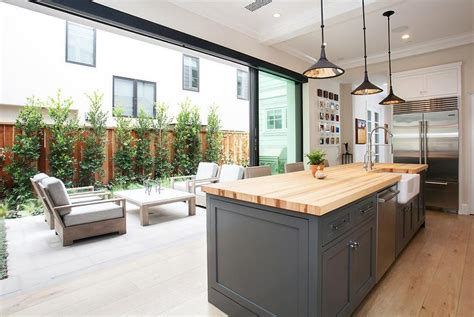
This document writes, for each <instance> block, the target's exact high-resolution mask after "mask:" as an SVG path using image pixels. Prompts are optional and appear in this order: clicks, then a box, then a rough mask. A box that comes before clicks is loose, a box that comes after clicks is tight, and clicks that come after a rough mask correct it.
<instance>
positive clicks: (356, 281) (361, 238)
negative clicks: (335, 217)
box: [351, 218, 376, 308]
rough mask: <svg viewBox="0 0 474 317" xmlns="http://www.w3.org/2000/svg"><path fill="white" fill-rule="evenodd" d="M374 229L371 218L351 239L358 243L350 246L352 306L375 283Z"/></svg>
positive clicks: (373, 221)
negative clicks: (352, 246) (355, 245)
mask: <svg viewBox="0 0 474 317" xmlns="http://www.w3.org/2000/svg"><path fill="white" fill-rule="evenodd" d="M375 231H376V221H375V218H372V220H371V221H368V222H367V223H366V224H365V225H364V226H363V227H361V228H359V229H358V230H356V231H355V232H354V234H353V236H352V241H354V242H356V243H357V244H358V246H357V247H356V248H351V257H352V258H351V294H352V295H351V297H352V298H351V302H352V303H353V306H357V305H358V304H359V303H360V302H361V301H362V300H363V299H364V297H365V296H366V295H367V293H368V292H369V291H370V289H372V287H373V286H374V285H375V250H376V249H375V237H376V234H375ZM354 308H355V307H354Z"/></svg>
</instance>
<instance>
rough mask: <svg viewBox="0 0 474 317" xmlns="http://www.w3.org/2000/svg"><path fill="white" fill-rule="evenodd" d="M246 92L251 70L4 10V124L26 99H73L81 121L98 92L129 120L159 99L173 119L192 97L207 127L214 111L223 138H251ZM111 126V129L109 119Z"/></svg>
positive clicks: (0, 75) (0, 21) (0, 35)
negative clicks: (227, 134) (240, 134)
mask: <svg viewBox="0 0 474 317" xmlns="http://www.w3.org/2000/svg"><path fill="white" fill-rule="evenodd" d="M186 56H187V57H186ZM78 62H79V63H78ZM80 63H82V64H80ZM185 66H186V67H185ZM183 67H184V71H183ZM114 78H116V79H115V81H114ZM238 78H239V80H238ZM238 81H239V85H238ZM238 86H239V88H238ZM247 86H248V68H247V67H244V66H242V65H238V64H234V63H230V62H227V61H224V60H221V59H217V58H213V57H211V56H208V55H203V54H199V53H197V52H194V51H191V50H185V49H181V48H179V47H177V46H171V45H168V44H165V43H162V42H159V41H154V40H151V39H146V38H143V40H138V39H134V38H131V37H126V36H122V35H119V34H115V33H111V32H107V31H104V30H100V29H92V28H89V27H84V26H81V25H77V24H74V23H68V22H66V21H65V20H63V19H60V18H56V17H52V16H49V15H44V14H41V13H38V12H34V11H30V10H27V9H24V8H20V7H16V6H12V5H9V4H5V3H0V122H2V123H12V122H14V121H15V118H16V115H17V113H18V111H19V110H20V109H21V108H20V107H21V106H22V105H24V103H25V101H26V98H27V97H30V96H32V95H34V96H36V97H38V98H40V99H41V100H43V101H46V100H47V98H48V97H49V96H55V95H56V92H57V90H58V89H61V91H62V95H63V96H64V97H69V96H70V97H72V99H73V101H74V105H73V109H75V110H77V112H78V116H79V118H80V119H81V120H82V121H83V120H84V118H85V116H86V113H87V111H88V107H89V106H88V99H87V97H86V94H89V93H92V92H93V91H95V90H98V91H100V92H102V93H103V94H104V99H103V105H104V108H105V109H106V110H107V111H108V112H109V113H110V114H111V113H112V109H113V105H114V102H115V105H116V106H117V105H120V106H122V107H123V108H126V110H127V111H129V114H130V115H133V114H136V112H137V108H138V107H140V106H141V105H142V104H145V105H148V107H149V108H148V110H149V111H151V110H150V109H151V103H153V101H154V100H153V99H155V98H156V101H157V102H160V101H163V102H166V103H167V104H168V105H169V107H170V114H171V115H172V116H173V117H176V115H177V113H178V111H179V106H178V104H179V103H180V102H181V101H183V100H184V99H185V98H186V97H189V98H190V99H191V101H192V103H193V104H195V105H197V106H199V109H200V114H201V119H202V123H203V124H206V117H207V112H208V109H209V107H210V106H211V105H213V104H216V105H218V106H219V113H220V117H221V121H222V128H223V129H224V130H236V131H248V128H249V101H248V87H247ZM196 88H197V89H196ZM114 95H115V98H114ZM238 95H239V96H238ZM134 109H135V110H134ZM108 125H109V126H113V125H114V120H113V118H112V115H111V116H110V119H109V122H108Z"/></svg>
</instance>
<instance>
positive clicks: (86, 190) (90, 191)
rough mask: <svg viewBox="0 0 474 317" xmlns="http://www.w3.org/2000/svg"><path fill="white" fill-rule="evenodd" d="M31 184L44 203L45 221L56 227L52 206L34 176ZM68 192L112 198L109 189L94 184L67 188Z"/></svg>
mask: <svg viewBox="0 0 474 317" xmlns="http://www.w3.org/2000/svg"><path fill="white" fill-rule="evenodd" d="M30 181H31V184H32V186H33V190H34V192H35V194H36V196H37V197H38V199H39V200H40V201H41V204H42V205H43V209H44V221H46V223H47V224H48V226H49V229H50V230H53V229H54V217H53V212H52V211H51V209H50V207H49V206H48V204H47V203H46V199H45V197H44V195H43V194H42V191H41V190H40V188H39V187H41V186H40V185H39V184H38V183H37V182H35V181H34V180H33V178H30ZM66 191H67V192H68V195H69V197H71V198H83V197H92V196H101V197H102V198H106V197H108V198H110V196H111V193H110V192H108V191H104V190H94V186H84V187H74V188H68V189H66Z"/></svg>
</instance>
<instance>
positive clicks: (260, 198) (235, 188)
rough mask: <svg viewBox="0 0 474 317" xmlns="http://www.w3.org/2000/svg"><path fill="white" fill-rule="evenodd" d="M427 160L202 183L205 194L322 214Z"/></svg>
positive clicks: (381, 186) (422, 166)
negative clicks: (321, 176)
mask: <svg viewBox="0 0 474 317" xmlns="http://www.w3.org/2000/svg"><path fill="white" fill-rule="evenodd" d="M427 168H428V165H426V164H385V163H380V164H375V166H374V169H373V170H372V171H370V172H367V171H365V169H364V168H363V164H362V163H354V164H347V165H339V166H334V167H327V168H325V169H324V172H325V174H326V175H327V177H326V178H325V179H322V180H319V179H316V178H313V177H312V176H311V173H310V171H302V172H295V173H289V174H280V175H272V176H265V177H258V178H250V179H244V180H239V181H233V182H225V183H216V184H212V185H207V186H203V187H202V190H203V191H204V192H206V193H208V194H212V195H217V196H222V197H227V198H233V199H237V200H241V201H246V202H251V203H256V204H261V205H265V206H271V207H277V208H281V209H287V210H290V211H295V212H300V213H306V214H311V215H315V216H322V215H324V214H326V213H328V212H330V211H333V210H335V209H337V208H339V207H342V206H344V205H347V204H350V203H351V202H354V201H356V200H358V199H360V198H363V197H365V196H368V195H370V194H373V193H376V192H378V191H380V190H382V189H384V188H385V187H388V186H391V185H393V184H395V183H397V182H398V181H399V180H400V175H397V174H390V173H386V172H395V173H419V172H421V171H423V170H425V169H427Z"/></svg>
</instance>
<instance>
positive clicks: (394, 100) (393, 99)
mask: <svg viewBox="0 0 474 317" xmlns="http://www.w3.org/2000/svg"><path fill="white" fill-rule="evenodd" d="M394 13H395V12H394V11H385V12H384V13H383V16H385V17H387V25H388V76H389V80H390V82H389V83H390V90H389V92H388V95H387V97H385V98H384V99H383V100H382V101H381V102H380V103H379V104H380V105H396V104H399V103H404V102H405V100H403V99H402V98H400V97H397V96H396V95H395V94H394V93H393V88H392V58H391V56H390V54H391V52H390V16H391V15H393V14H394Z"/></svg>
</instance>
